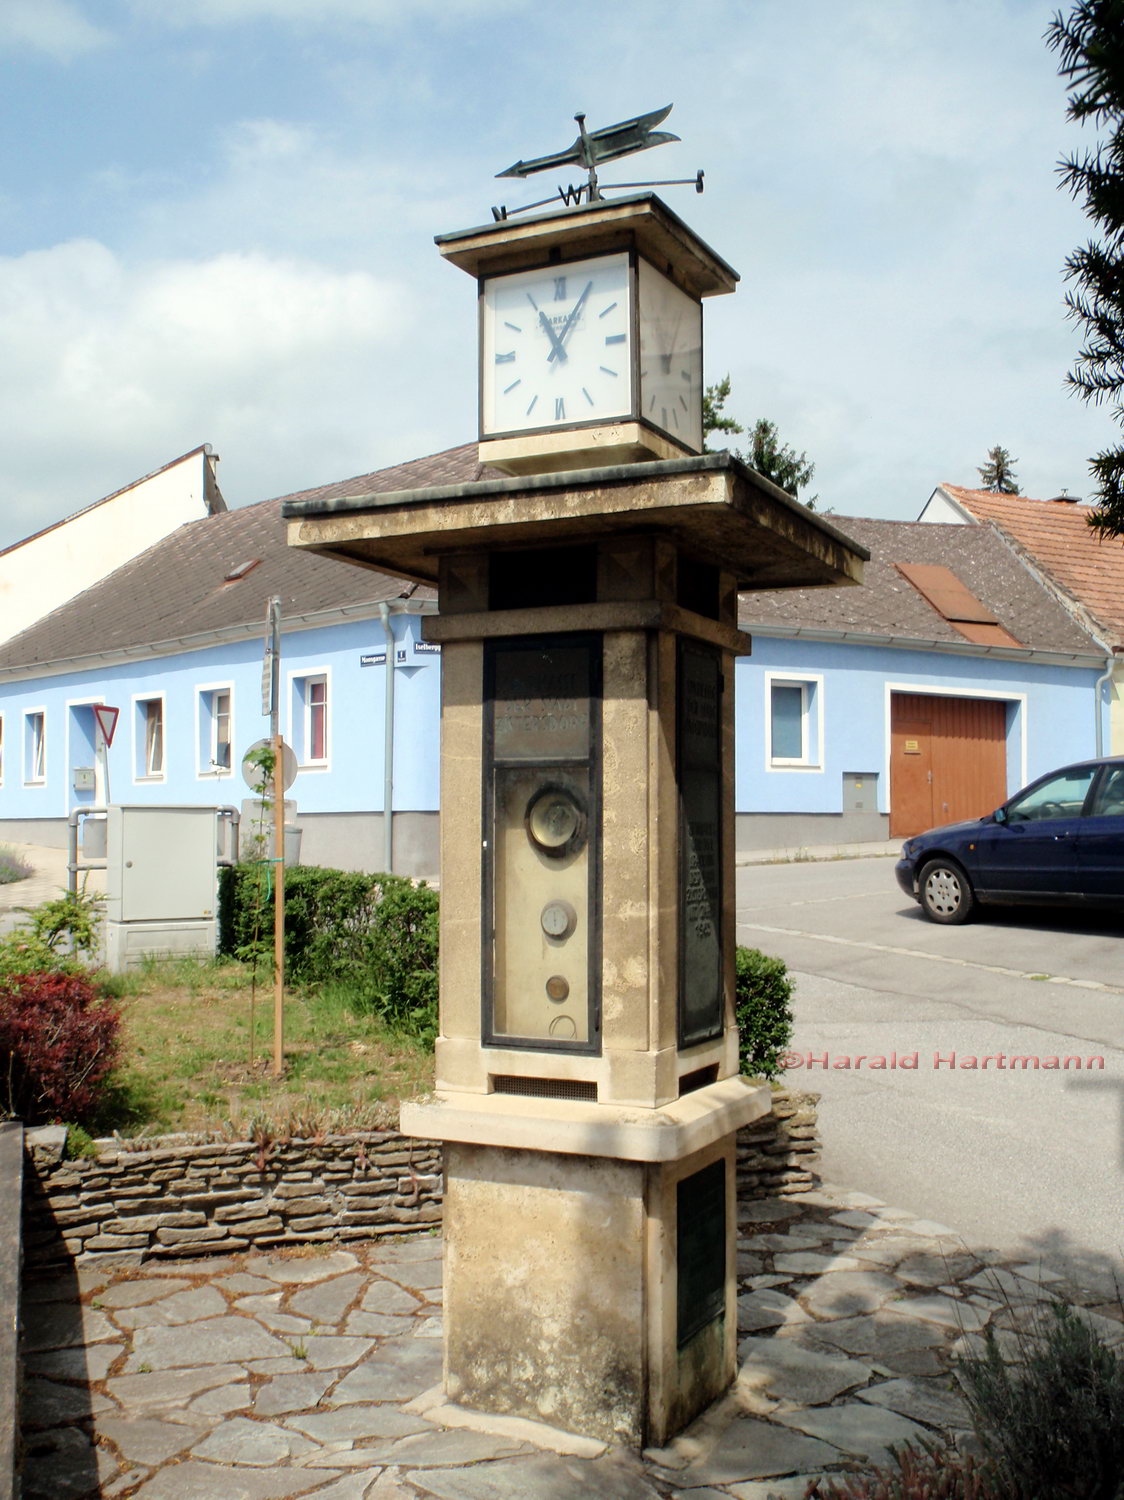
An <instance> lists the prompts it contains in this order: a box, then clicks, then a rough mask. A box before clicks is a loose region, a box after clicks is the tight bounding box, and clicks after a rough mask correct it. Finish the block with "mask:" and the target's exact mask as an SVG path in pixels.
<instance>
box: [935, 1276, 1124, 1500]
mask: <svg viewBox="0 0 1124 1500" xmlns="http://www.w3.org/2000/svg"><path fill="white" fill-rule="evenodd" d="M958 1370H959V1374H960V1380H961V1384H962V1385H963V1387H964V1395H965V1399H966V1400H967V1402H968V1409H969V1411H970V1412H971V1414H972V1425H973V1426H974V1427H975V1429H976V1435H977V1436H978V1438H979V1440H980V1443H981V1445H982V1447H983V1450H984V1452H985V1454H987V1456H988V1457H989V1458H990V1459H991V1461H992V1463H993V1464H994V1466H995V1469H996V1471H997V1472H998V1473H999V1474H1000V1475H1001V1476H1002V1478H1003V1479H1004V1480H1005V1481H1006V1484H1007V1488H1006V1489H1005V1490H1004V1491H1002V1493H1003V1494H1004V1495H1010V1496H1012V1497H1015V1500H1120V1497H1122V1496H1124V1353H1121V1351H1120V1350H1118V1349H1111V1348H1109V1346H1108V1345H1107V1344H1106V1343H1105V1341H1104V1340H1103V1339H1102V1338H1101V1336H1100V1334H1099V1333H1098V1332H1097V1330H1096V1329H1095V1328H1093V1327H1092V1325H1091V1324H1089V1323H1088V1322H1086V1320H1085V1319H1084V1318H1082V1317H1081V1316H1080V1314H1078V1313H1076V1312H1074V1311H1073V1309H1072V1308H1070V1307H1064V1306H1062V1305H1061V1304H1060V1303H1056V1304H1054V1305H1053V1306H1052V1307H1050V1308H1048V1309H1041V1310H1039V1312H1038V1313H1037V1315H1036V1316H1035V1318H1034V1319H1033V1320H1032V1322H1031V1323H1030V1324H1029V1326H1028V1327H1026V1328H1025V1329H1024V1330H1022V1331H1021V1332H1020V1334H1019V1335H1018V1355H1017V1358H1016V1359H1015V1360H1014V1361H1012V1362H1011V1363H1009V1364H1008V1363H1006V1362H1005V1361H1004V1359H1003V1357H1002V1355H1001V1354H1000V1351H999V1347H998V1344H997V1342H996V1340H995V1337H994V1335H992V1334H991V1333H990V1332H989V1334H988V1335H987V1338H986V1340H985V1348H984V1353H983V1355H982V1356H980V1357H978V1358H966V1359H961V1360H960V1361H958Z"/></svg>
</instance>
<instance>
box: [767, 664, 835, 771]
mask: <svg viewBox="0 0 1124 1500" xmlns="http://www.w3.org/2000/svg"><path fill="white" fill-rule="evenodd" d="M823 683H824V680H823V674H822V673H813V672H766V673H765V711H764V724H765V769H766V771H822V770H823V764H824V759H823V742H824V733H823V725H824V687H823ZM775 687H788V688H799V689H800V694H801V707H800V742H801V754H800V755H799V756H785V755H774V754H773V689H774V688H775Z"/></svg>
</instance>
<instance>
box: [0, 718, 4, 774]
mask: <svg viewBox="0 0 1124 1500" xmlns="http://www.w3.org/2000/svg"><path fill="white" fill-rule="evenodd" d="M3 785H4V715H3V714H0V786H3Z"/></svg>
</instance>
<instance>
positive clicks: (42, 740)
mask: <svg viewBox="0 0 1124 1500" xmlns="http://www.w3.org/2000/svg"><path fill="white" fill-rule="evenodd" d="M33 719H38V720H39V734H38V741H37V743H38V749H39V755H38V759H39V761H40V762H41V765H40V768H39V775H38V776H36V775H35V774H34V771H35V767H34V764H33V760H34V758H35V756H34V748H33V747H34V745H35V743H36V741H35V739H34V738H33V734H32V727H31V721H32V720H33ZM23 784H24V786H46V784H47V710H46V707H39V708H25V709H24V711H23Z"/></svg>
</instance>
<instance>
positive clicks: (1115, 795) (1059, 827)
mask: <svg viewBox="0 0 1124 1500" xmlns="http://www.w3.org/2000/svg"><path fill="white" fill-rule="evenodd" d="M895 874H896V875H897V877H898V884H899V885H900V886H901V888H902V890H903V891H905V893H906V895H907V896H912V897H913V899H914V900H915V901H918V902H920V903H921V910H922V911H923V912H924V913H925V915H926V916H927V917H929V918H930V920H931V921H934V922H944V923H953V922H966V921H967V920H968V918H969V917H970V916H971V914H972V912H973V911H974V910H975V909H976V907H977V906H980V905H987V904H991V903H996V904H1006V905H1011V904H1014V903H1023V902H1027V903H1035V904H1039V905H1050V906H1054V905H1069V906H1085V907H1094V906H1097V907H1115V908H1116V909H1117V910H1118V911H1124V756H1119V755H1116V756H1107V757H1103V758H1101V759H1098V760H1086V761H1082V762H1081V763H1080V764H1079V765H1075V766H1066V768H1065V769H1064V770H1062V771H1051V772H1050V774H1049V775H1048V776H1042V777H1040V778H1039V780H1038V781H1033V782H1031V784H1030V786H1028V787H1026V788H1025V790H1023V791H1021V792H1019V793H1018V795H1017V796H1014V797H1012V798H1011V799H1010V801H1009V802H1005V803H1004V804H1003V806H1002V807H997V808H996V810H995V811H994V812H993V813H989V814H988V816H987V817H986V818H979V819H976V820H975V821H973V822H971V823H950V824H949V826H948V827H947V828H933V829H930V831H929V832H928V833H919V834H918V835H917V836H916V837H915V838H911V839H906V841H905V843H904V844H903V845H902V857H901V859H900V860H899V861H898V863H897V865H896V867H895Z"/></svg>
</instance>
